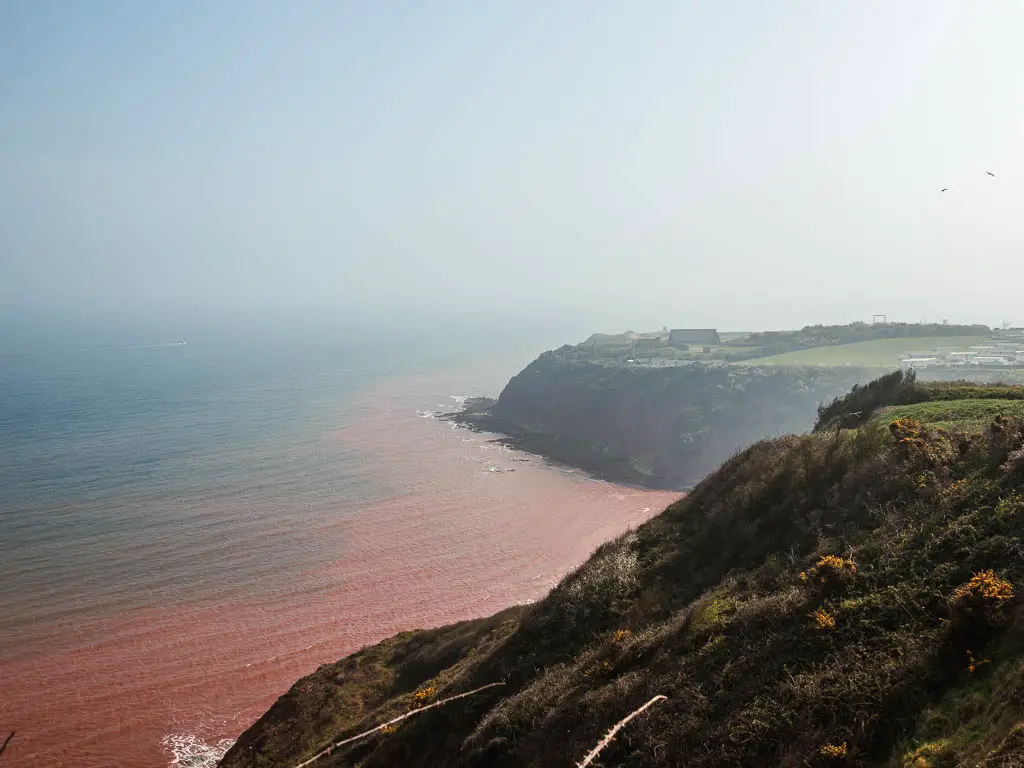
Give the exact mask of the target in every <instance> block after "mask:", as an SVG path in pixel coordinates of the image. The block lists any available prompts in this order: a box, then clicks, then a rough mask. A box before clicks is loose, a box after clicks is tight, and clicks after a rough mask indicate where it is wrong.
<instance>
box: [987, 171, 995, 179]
mask: <svg viewBox="0 0 1024 768" xmlns="http://www.w3.org/2000/svg"><path fill="white" fill-rule="evenodd" d="M985 173H987V174H988V175H989V176H991V177H992V178H993V179H994V178H995V177H996V175H995V174H994V173H992V171H985Z"/></svg>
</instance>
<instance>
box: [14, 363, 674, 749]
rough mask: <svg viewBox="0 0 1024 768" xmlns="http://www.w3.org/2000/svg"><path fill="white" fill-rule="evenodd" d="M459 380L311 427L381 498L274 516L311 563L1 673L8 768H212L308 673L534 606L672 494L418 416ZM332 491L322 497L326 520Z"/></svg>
mask: <svg viewBox="0 0 1024 768" xmlns="http://www.w3.org/2000/svg"><path fill="white" fill-rule="evenodd" d="M468 378H471V377H467V376H465V375H463V373H462V372H461V371H460V370H454V371H446V372H444V373H442V374H429V375H419V376H406V377H401V378H397V379H392V380H388V381H385V382H383V383H381V384H379V385H377V386H375V387H373V388H372V389H370V390H368V391H366V392H363V393H360V394H359V395H358V397H357V399H358V401H359V402H358V415H357V418H355V419H354V420H353V421H352V422H351V423H348V424H347V425H343V426H338V427H335V428H331V427H330V426H329V425H328V426H326V427H325V428H324V431H323V435H322V437H321V439H320V448H318V449H317V450H318V452H323V453H324V454H325V455H335V454H338V455H341V454H344V455H345V456H349V455H352V456H357V457H360V458H359V461H360V462H361V464H362V465H365V467H364V469H365V471H366V472H367V473H369V474H368V475H367V477H368V478H370V479H372V480H373V483H374V487H379V488H386V489H388V492H386V493H385V494H384V495H383V496H382V497H379V498H375V499H372V500H369V501H367V502H364V503H360V504H359V508H358V509H357V510H356V511H354V512H353V513H351V514H350V513H347V512H341V513H339V514H338V515H337V516H336V517H334V518H333V519H332V518H331V516H330V515H329V514H327V515H325V514H323V513H318V514H317V515H314V516H313V517H312V518H311V517H310V511H309V510H307V509H306V507H305V506H304V504H303V502H302V501H301V500H299V499H297V500H296V502H295V504H294V505H289V507H288V508H282V509H279V510H275V516H274V518H273V521H272V526H273V529H274V530H282V531H284V530H287V529H288V528H290V527H292V526H307V527H308V526H310V525H312V526H313V529H312V530H314V531H315V540H316V542H317V544H318V546H319V547H321V548H323V549H324V552H325V553H326V559H324V561H323V562H322V564H320V565H316V566H314V567H311V568H310V567H307V566H305V565H302V560H301V559H296V558H297V555H296V554H295V553H289V551H288V550H283V551H282V553H281V557H282V558H283V560H282V562H283V563H286V562H287V561H288V560H289V558H290V559H295V564H294V566H289V565H282V568H283V569H284V570H282V572H281V575H280V576H279V577H278V578H277V579H275V580H274V582H273V583H270V584H268V583H257V584H253V585H251V586H250V589H251V592H252V594H251V596H250V597H249V598H248V599H244V600H230V601H229V602H216V603H213V604H211V603H210V602H209V601H200V602H196V601H194V600H192V599H191V598H190V596H189V595H187V594H183V595H182V596H181V597H182V599H181V600H180V601H177V602H176V603H175V604H166V605H163V604H161V605H157V604H154V605H152V606H150V607H147V608H144V609H142V608H140V609H131V610H128V611H125V612H119V613H112V614H107V615H101V616H98V617H96V618H95V619H94V620H93V623H94V624H95V627H94V631H92V632H91V633H90V639H89V640H88V642H85V639H84V638H82V639H79V638H77V637H76V635H75V634H74V633H73V632H72V631H71V628H70V627H65V628H64V629H63V630H61V629H60V628H57V627H54V628H53V630H52V633H53V636H54V637H55V639H59V640H60V645H59V646H54V645H52V644H51V643H47V644H45V645H43V644H39V645H38V646H35V647H33V648H32V651H31V653H28V654H25V655H19V657H18V658H17V659H16V660H12V661H10V662H8V661H5V662H4V664H3V666H2V667H0V677H2V678H3V680H4V687H5V697H4V700H3V701H2V702H0V716H2V717H3V720H4V721H5V723H8V724H9V725H10V727H11V728H12V729H14V730H17V731H18V737H17V738H16V739H15V740H14V741H13V742H12V743H11V745H10V747H9V748H8V750H7V752H5V754H4V758H5V763H4V764H5V765H7V764H8V763H9V764H10V765H11V766H12V768H18V766H25V767H26V768H27V766H30V765H31V766H33V768H39V767H40V766H43V767H48V766H59V765H67V764H74V765H77V766H81V768H101V766H102V767H103V768H134V766H137V765H168V764H169V763H171V761H172V760H175V759H176V760H178V762H177V763H176V764H177V765H193V766H198V765H201V764H202V763H198V762H195V760H196V758H200V759H205V760H207V762H206V764H207V765H213V764H214V763H213V761H214V759H215V758H216V754H217V751H218V749H219V748H221V747H223V745H224V743H225V741H224V740H232V741H233V740H234V739H236V738H237V737H238V735H239V734H240V733H241V732H242V731H244V730H245V729H246V728H247V727H249V725H251V723H252V722H253V721H254V720H255V719H256V718H257V717H259V716H260V715H261V714H262V713H263V712H265V711H266V710H267V709H268V708H269V707H270V705H271V704H272V703H273V702H274V701H275V700H276V699H277V698H278V696H279V695H281V694H282V693H283V692H285V691H286V690H288V688H289V687H290V686H291V685H292V684H293V683H294V682H295V681H296V680H297V679H299V678H300V677H302V676H304V675H306V674H308V673H310V672H312V671H313V670H314V669H316V668H317V667H318V666H320V665H322V664H324V663H331V662H334V661H336V660H338V659H339V658H342V657H344V656H346V655H348V654H350V653H352V652H354V651H356V650H358V649H359V648H361V647H364V646H366V645H370V644H373V643H376V642H378V641H380V640H382V639H384V638H387V637H390V636H392V635H394V634H396V633H397V632H400V631H403V630H408V629H414V628H428V627H436V626H441V625H444V624H449V623H451V622H453V621H458V620H462V619H467V618H478V617H482V616H488V615H491V614H493V613H495V612H497V611H499V610H501V609H504V608H507V607H509V606H513V605H516V604H520V603H523V602H529V601H532V600H536V599H538V598H540V597H542V596H543V595H544V594H546V593H547V591H548V590H549V589H550V587H551V586H553V585H554V584H555V583H557V581H558V580H559V579H560V578H561V577H562V576H563V575H564V574H565V573H567V572H568V571H570V570H571V569H572V568H574V567H576V566H577V565H579V564H580V563H581V562H583V561H584V560H586V559H587V557H588V556H589V555H590V553H591V552H592V551H593V550H594V549H595V548H596V547H597V546H598V545H600V544H601V543H603V542H604V541H606V540H608V539H610V538H613V537H615V536H617V535H618V534H620V533H621V532H623V531H624V530H626V529H628V528H629V527H632V526H636V525H638V524H639V523H641V522H643V521H644V520H646V519H648V518H649V517H651V516H653V515H655V514H657V513H658V512H660V511H661V510H662V509H663V508H664V507H665V506H667V505H668V504H669V503H671V501H674V500H675V498H677V495H676V494H663V493H658V492H651V491H646V490H640V489H632V488H626V487H623V486H620V485H613V484H609V483H602V482H595V481H593V480H591V479H589V478H585V477H582V476H580V475H577V474H575V473H573V474H570V473H566V472H561V471H558V470H557V469H555V468H553V467H551V466H548V465H547V464H545V463H544V462H543V461H541V460H540V459H535V458H533V457H532V456H525V455H524V456H517V455H516V454H515V452H514V451H512V450H511V449H509V448H506V447H503V446H500V445H497V444H493V443H491V442H490V441H486V440H484V439H482V438H481V437H480V436H479V435H477V434H474V433H471V432H470V431H468V430H466V429H462V428H452V425H450V424H445V423H444V422H443V421H442V420H441V419H439V418H431V419H427V418H421V417H420V415H419V414H417V410H419V409H423V408H429V407H431V406H432V405H434V406H435V407H436V408H437V409H438V410H439V409H440V408H443V407H444V406H436V404H438V403H441V402H442V401H443V400H444V399H446V398H447V397H450V395H448V394H447V393H450V392H453V391H459V390H460V389H463V387H465V388H467V389H468V388H470V387H469V386H467V385H466V381H467V379H468ZM470 384H472V385H473V386H474V387H475V386H477V385H476V384H475V383H473V382H470ZM449 407H450V406H449ZM490 467H499V468H501V469H503V470H504V469H514V470H515V471H514V472H507V471H490ZM332 492H334V491H332V489H331V488H330V487H329V486H325V487H324V488H323V490H322V493H323V494H325V499H324V500H322V501H321V502H318V503H320V504H325V505H327V506H326V507H324V510H325V511H328V510H329V509H330V505H331V504H333V503H334V502H332V501H331V499H330V494H331V493H332ZM211 513H213V514H216V515H221V514H224V513H223V512H217V510H214V509H211ZM317 520H319V522H317ZM225 544H230V542H225ZM284 545H285V542H282V546H284ZM180 554H182V555H183V554H184V553H180ZM268 589H269V594H268V593H267V590H268ZM204 755H205V757H203V756H204ZM187 761H192V762H187ZM171 764H174V763H171Z"/></svg>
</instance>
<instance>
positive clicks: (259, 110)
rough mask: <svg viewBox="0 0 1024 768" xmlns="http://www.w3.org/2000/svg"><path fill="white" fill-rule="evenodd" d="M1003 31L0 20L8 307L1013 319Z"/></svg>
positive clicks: (903, 15) (1022, 119)
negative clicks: (992, 174) (874, 314)
mask: <svg viewBox="0 0 1024 768" xmlns="http://www.w3.org/2000/svg"><path fill="white" fill-rule="evenodd" d="M1022 29H1024V4H1022V3H1019V2H1009V1H1008V0H1007V1H1004V0H1000V1H998V2H985V3H977V2H968V0H957V1H955V2H952V1H947V0H924V1H922V2H903V1H900V0H897V1H895V2H894V1H893V0H884V1H879V2H869V1H867V0H856V1H851V2H837V1H835V0H830V1H829V2H821V0H807V1H806V2H802V1H801V2H796V1H792V2H790V1H784V0H778V1H773V2H756V1H755V0H744V2H729V1H728V0H725V1H723V0H714V1H713V2H711V1H709V2H660V1H658V0H646V1H641V2H625V1H624V0H617V1H616V2H600V0H579V1H576V0H545V1H544V2H532V1H531V0H504V2H484V1H482V0H471V1H467V2H462V3H456V2H428V3H414V2H408V3H398V2H341V1H340V0H338V1H336V2H335V1H329V0H324V1H323V2H315V1H313V0H310V2H297V3H291V2H283V1H281V0H275V1H274V2H264V1H263V0H246V1H245V2H241V1H239V2H234V1H230V0H219V1H218V2H198V1H195V2H189V1H186V0H146V2H139V1H138V0H125V1H123V2H98V1H97V2H86V1H84V0H83V2H65V1H62V2H52V1H50V0H24V1H19V0H7V1H6V2H0V302H3V308H4V309H5V310H6V311H7V316H11V315H12V314H14V313H17V312H20V311H29V310H35V311H36V312H37V313H38V312H44V313H47V314H49V315H51V316H69V317H85V316H88V315H91V314H98V313H103V312H107V313H111V312H114V313H121V314H125V315H129V316H132V315H138V316H143V315H145V314H146V313H164V314H169V315H176V314H183V315H187V316H211V317H213V316H216V315H218V314H219V313H221V312H229V313H232V314H236V315H246V314H247V313H260V314H263V315H265V316H266V315H269V316H282V317H283V316H287V315H290V314H291V315H294V314H299V313H312V314H322V315H327V314H336V315H338V316H352V315H359V316H361V317H363V318H365V319H368V320H371V319H372V320H377V319H380V318H384V319H388V320H392V321H394V320H404V319H406V318H410V319H415V320H416V322H421V321H422V318H423V317H426V316H430V315H436V316H438V317H445V318H449V319H450V318H456V319H464V320H465V321H466V322H472V321H473V319H474V318H475V317H483V316H490V317H496V316H515V315H516V314H519V315H528V316H529V317H530V318H532V319H533V320H534V321H539V320H543V318H545V317H549V316H550V317H552V318H561V320H562V321H564V320H565V318H573V319H574V320H575V321H576V322H578V323H580V324H583V325H586V326H588V327H593V329H594V330H616V329H622V328H625V327H631V328H637V329H642V328H647V327H660V326H661V325H662V324H665V325H669V326H690V325H696V326H705V325H708V326H717V327H719V328H726V329H729V328H734V329H736V328H750V329H752V328H763V327H793V326H800V325H803V324H806V323H812V322H845V321H849V320H855V319H868V320H869V319H870V317H871V315H872V314H873V313H876V312H877V313H886V314H888V316H889V317H890V318H893V319H905V320H919V319H923V318H927V319H929V320H938V319H941V318H943V317H948V318H949V319H950V320H951V321H981V322H986V323H989V324H995V323H997V322H998V321H1000V320H1002V319H1008V320H1015V321H1016V322H1018V323H1024V303H1022V301H1021V298H1022V296H1024V249H1022V245H1024V216H1022V215H1021V208H1022V203H1024V45H1022V44H1021V37H1020V36H1021V30H1022ZM986 170H991V171H993V172H994V173H995V174H996V177H995V178H994V179H993V178H991V177H988V176H986V175H985V171H986ZM943 187H949V188H950V189H949V191H948V192H945V193H940V192H939V189H941V188H943Z"/></svg>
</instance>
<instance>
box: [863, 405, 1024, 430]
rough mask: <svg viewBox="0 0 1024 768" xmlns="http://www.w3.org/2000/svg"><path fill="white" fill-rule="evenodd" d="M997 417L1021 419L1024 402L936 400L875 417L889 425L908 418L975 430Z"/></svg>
mask: <svg viewBox="0 0 1024 768" xmlns="http://www.w3.org/2000/svg"><path fill="white" fill-rule="evenodd" d="M1000 414H1001V415H1003V416H1015V417H1017V418H1024V400H936V401H933V402H930V403H915V404H914V405H897V406H892V407H889V408H885V409H883V410H882V411H881V413H880V414H879V416H878V418H879V419H883V420H885V421H887V422H888V421H892V420H895V419H902V418H904V417H908V416H909V417H910V418H912V419H914V420H916V421H919V422H921V423H922V424H928V425H930V426H933V427H943V428H945V429H952V428H954V427H955V428H957V429H977V428H979V427H982V426H984V425H985V424H988V423H989V422H991V421H992V419H993V417H995V416H996V415H1000Z"/></svg>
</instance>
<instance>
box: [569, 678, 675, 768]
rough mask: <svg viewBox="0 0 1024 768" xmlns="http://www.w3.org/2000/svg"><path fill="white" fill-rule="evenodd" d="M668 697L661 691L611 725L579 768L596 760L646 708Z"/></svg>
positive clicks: (585, 766) (583, 767) (579, 764)
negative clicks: (618, 734)
mask: <svg viewBox="0 0 1024 768" xmlns="http://www.w3.org/2000/svg"><path fill="white" fill-rule="evenodd" d="M667 699H668V696H662V695H661V694H660V693H659V694H658V695H657V696H655V697H654V698H653V699H651V700H650V701H648V702H647V703H646V704H644V705H643V706H642V707H640V709H636V710H633V711H632V712H630V713H629V714H628V715H626V716H625V717H624V718H622V719H621V720H619V722H617V723H616V724H615V725H613V726H612V727H611V729H610V730H609V731H608V733H606V734H605V735H604V738H603V739H601V740H600V741H599V742H597V746H596V747H594V748H593V749H592V750H590V752H588V753H587V756H586V757H584V758H583V762H581V763H578V764H577V768H587V766H588V765H590V764H591V763H592V762H594V760H595V759H596V758H597V756H598V755H599V754H601V750H602V749H604V748H605V747H607V746H608V745H609V744H611V743H612V739H614V738H615V734H617V733H618V732H619V731H621V730H622V729H623V728H625V727H626V724H627V723H629V721H630V720H632V719H633V718H634V717H636V716H637V715H641V714H643V712H644V710H645V709H647V708H648V707H651V706H653V705H655V704H657V703H658V702H659V701H665V700H667Z"/></svg>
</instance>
